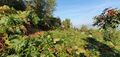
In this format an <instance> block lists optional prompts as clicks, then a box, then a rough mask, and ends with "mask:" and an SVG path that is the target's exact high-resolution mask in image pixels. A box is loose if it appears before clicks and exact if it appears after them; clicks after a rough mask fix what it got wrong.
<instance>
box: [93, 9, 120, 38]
mask: <svg viewBox="0 0 120 57" xmlns="http://www.w3.org/2000/svg"><path fill="white" fill-rule="evenodd" d="M94 20H95V23H94V24H93V25H94V26H98V27H100V29H104V33H103V34H104V39H105V40H111V37H110V34H111V32H112V31H113V29H116V28H117V27H118V26H119V24H120V10H118V9H110V8H106V9H105V10H104V11H103V13H101V14H100V15H98V16H95V18H94ZM112 33H113V32H112Z"/></svg>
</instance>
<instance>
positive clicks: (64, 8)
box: [54, 0, 120, 26]
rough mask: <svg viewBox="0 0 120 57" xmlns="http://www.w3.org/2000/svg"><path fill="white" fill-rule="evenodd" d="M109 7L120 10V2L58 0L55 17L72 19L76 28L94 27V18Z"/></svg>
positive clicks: (116, 0) (115, 0)
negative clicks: (80, 26)
mask: <svg viewBox="0 0 120 57" xmlns="http://www.w3.org/2000/svg"><path fill="white" fill-rule="evenodd" d="M108 7H112V8H120V0H57V6H56V11H55V12H54V15H55V16H56V17H60V18H61V19H62V20H64V19H65V18H69V19H71V22H72V23H73V25H74V26H78V25H82V24H85V25H92V23H93V17H94V16H96V15H98V14H100V13H101V12H102V11H103V10H104V9H105V8H108Z"/></svg>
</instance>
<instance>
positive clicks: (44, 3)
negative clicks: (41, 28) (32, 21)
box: [34, 0, 56, 18]
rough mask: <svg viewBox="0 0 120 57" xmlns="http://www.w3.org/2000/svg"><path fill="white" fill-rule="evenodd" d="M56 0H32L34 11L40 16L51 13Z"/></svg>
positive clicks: (43, 16) (46, 15)
mask: <svg viewBox="0 0 120 57" xmlns="http://www.w3.org/2000/svg"><path fill="white" fill-rule="evenodd" d="M55 2H56V0H34V4H35V7H34V9H35V12H36V13H37V14H38V16H39V17H40V18H46V17H49V16H51V15H52V13H53V11H54V9H55V4H56V3H55Z"/></svg>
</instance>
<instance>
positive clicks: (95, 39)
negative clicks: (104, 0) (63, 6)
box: [0, 5, 120, 57]
mask: <svg viewBox="0 0 120 57" xmlns="http://www.w3.org/2000/svg"><path fill="white" fill-rule="evenodd" d="M39 14H40V13H39ZM43 17H44V16H43ZM105 18H106V19H107V17H105ZM106 19H105V20H106ZM116 19H117V18H116ZM98 21H99V20H98ZM98 21H97V22H98ZM113 21H114V20H113ZM100 23H101V22H100ZM103 24H104V23H103ZM107 24H108V23H107ZM110 30H111V31H110V32H109V37H110V38H109V39H110V41H106V40H105V39H104V37H107V36H105V34H106V33H105V32H106V31H105V30H99V29H94V28H92V29H89V28H87V27H86V26H83V27H81V28H80V29H79V28H71V23H70V20H69V19H66V20H65V21H63V22H61V20H60V18H56V17H53V16H46V17H44V18H40V16H38V15H37V14H36V12H35V11H34V10H33V11H32V10H25V11H20V10H16V9H14V8H11V7H9V6H6V5H4V6H1V7H0V57H120V31H119V30H118V29H115V30H114V29H110ZM36 32H38V33H36Z"/></svg>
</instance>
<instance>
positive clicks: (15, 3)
mask: <svg viewBox="0 0 120 57" xmlns="http://www.w3.org/2000/svg"><path fill="white" fill-rule="evenodd" d="M3 5H8V6H10V7H14V8H15V9H16V10H25V9H26V6H25V3H24V1H23V0H0V6H3Z"/></svg>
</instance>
